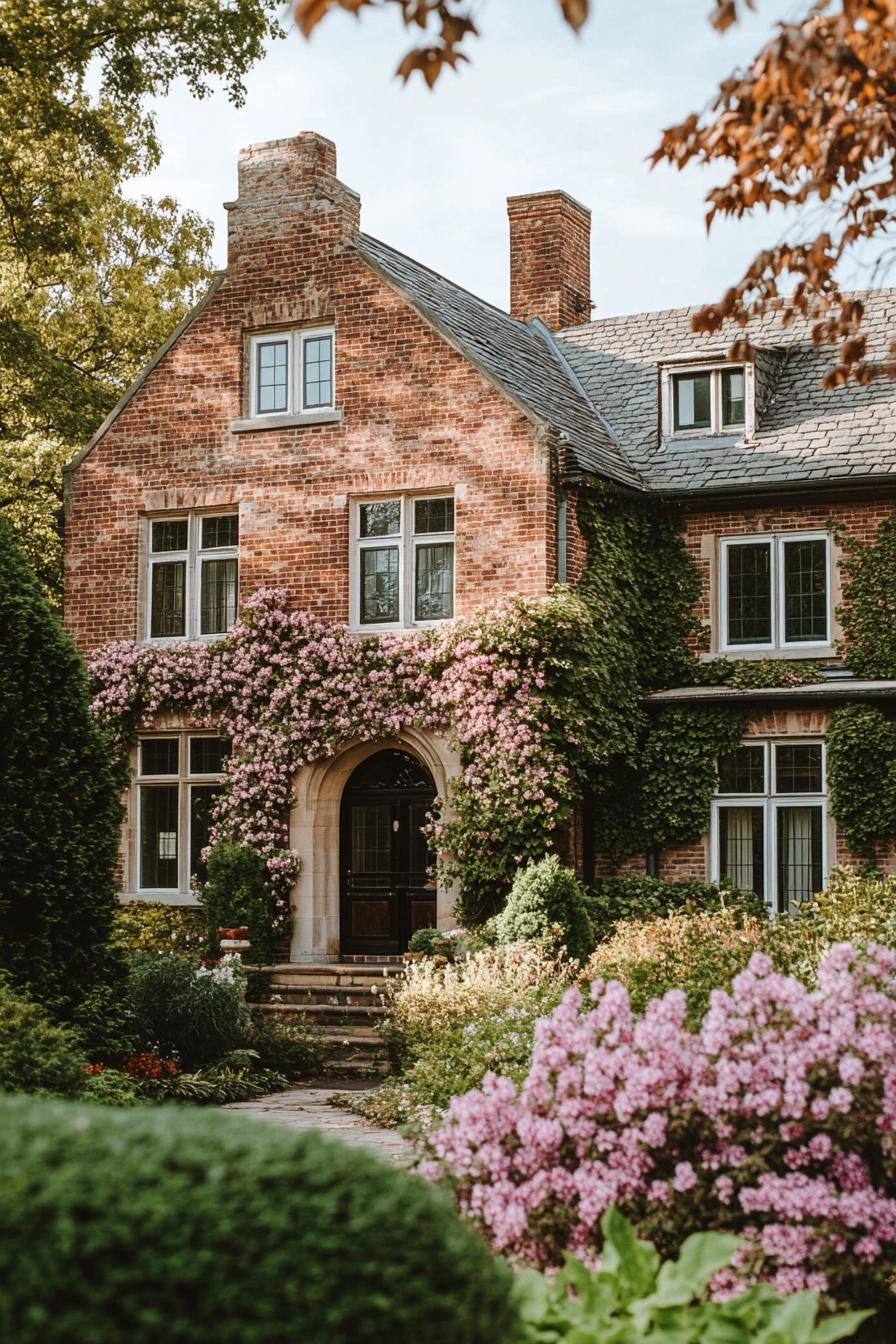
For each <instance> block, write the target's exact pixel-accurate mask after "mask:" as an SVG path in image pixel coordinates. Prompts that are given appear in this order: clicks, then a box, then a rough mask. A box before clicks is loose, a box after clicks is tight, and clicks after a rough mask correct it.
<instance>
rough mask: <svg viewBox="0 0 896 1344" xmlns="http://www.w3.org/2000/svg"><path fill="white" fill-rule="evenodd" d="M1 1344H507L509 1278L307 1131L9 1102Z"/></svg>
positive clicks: (400, 1178) (484, 1254)
mask: <svg viewBox="0 0 896 1344" xmlns="http://www.w3.org/2000/svg"><path fill="white" fill-rule="evenodd" d="M0 1282H2V1283H3V1285H4V1288H3V1291H2V1293H0V1337H2V1338H3V1339H4V1340H5V1341H8V1344H72V1341H74V1340H77V1341H78V1344H122V1341H123V1340H127V1344H159V1341H160V1340H165V1341H166V1344H208V1341H209V1340H214V1341H215V1344H282V1342H283V1341H284V1340H293V1339H296V1340H301V1341H302V1344H420V1341H421V1340H425V1341H426V1344H461V1341H462V1342H463V1344H504V1342H505V1341H508V1342H509V1341H510V1340H513V1339H515V1338H517V1335H516V1333H515V1328H516V1316H515V1312H514V1309H513V1307H512V1306H511V1304H510V1288H511V1275H510V1272H509V1270H508V1269H507V1268H506V1267H505V1266H504V1265H503V1264H502V1263H500V1262H499V1261H496V1260H495V1259H494V1258H493V1257H492V1255H491V1252H490V1251H489V1250H488V1249H487V1247H486V1245H485V1243H484V1242H483V1241H482V1240H481V1238H480V1237H479V1236H478V1234H477V1233H476V1232H474V1231H473V1229H472V1228H470V1227H469V1226H467V1225H466V1224H465V1223H463V1222H461V1220H460V1218H459V1217H458V1216H457V1214H456V1213H455V1211H454V1209H453V1207H452V1205H451V1202H450V1200H449V1197H448V1196H447V1195H446V1194H445V1193H444V1192H442V1191H439V1190H436V1189H434V1188H433V1187H432V1186H430V1185H428V1184H426V1183H425V1182H424V1181H422V1180H420V1179H419V1178H418V1177H415V1176H410V1175H408V1174H407V1173H405V1172H401V1171H396V1170H395V1169H394V1168H392V1167H389V1166H387V1165H385V1164H384V1163H383V1162H381V1161H379V1160H378V1159H377V1158H375V1157H374V1156H373V1155H372V1154H370V1153H365V1152H362V1151H359V1150H357V1149H352V1148H349V1147H347V1146H345V1145H343V1144H340V1143H338V1142H336V1141H335V1140H332V1139H326V1138H323V1137H322V1136H321V1135H319V1134H316V1133H314V1132H307V1131H306V1132H300V1133H295V1132H293V1133H289V1132H286V1131H280V1130H277V1129H276V1128H275V1127H274V1126H267V1125H263V1124H260V1123H259V1122H258V1121H251V1120H243V1119H241V1118H238V1117H236V1116H230V1115H227V1116H225V1115H209V1114H197V1113H195V1112H191V1111H181V1110H180V1109H179V1108H174V1107H171V1108H169V1107H159V1108H153V1109H152V1110H149V1109H148V1110H145V1111H114V1110H106V1109H103V1108H100V1107H88V1106H80V1105H77V1104H74V1103H70V1102H48V1101H33V1100H30V1099H20V1098H8V1099H2V1100H0Z"/></svg>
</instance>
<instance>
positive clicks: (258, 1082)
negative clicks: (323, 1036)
mask: <svg viewBox="0 0 896 1344" xmlns="http://www.w3.org/2000/svg"><path fill="white" fill-rule="evenodd" d="M288 1086H289V1082H288V1080H287V1079H286V1078H285V1077H284V1076H283V1074H282V1073H277V1072H276V1070H274V1069H265V1068H262V1067H259V1057H258V1054H257V1052H256V1051H255V1050H232V1051H231V1052H230V1053H229V1054H228V1055H225V1056H224V1058H223V1059H219V1060H216V1061H215V1063H214V1064H209V1065H207V1066H206V1068H204V1069H197V1070H196V1072H195V1073H179V1074H177V1075H176V1076H175V1077H173V1078H170V1079H168V1080H167V1081H166V1082H165V1085H164V1091H163V1094H162V1095H163V1097H164V1100H165V1101H189V1102H191V1103H192V1104H193V1105H194V1106H226V1105H228V1104H229V1103H230V1102H233V1101H251V1100H252V1098H253V1097H264V1096H267V1095H268V1093H270V1092H282V1091H283V1089H284V1088H285V1087H288Z"/></svg>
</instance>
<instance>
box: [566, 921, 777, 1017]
mask: <svg viewBox="0 0 896 1344" xmlns="http://www.w3.org/2000/svg"><path fill="white" fill-rule="evenodd" d="M768 928H769V925H768V920H767V918H766V919H761V920H760V919H757V918H756V917H755V916H754V915H745V914H743V913H742V912H741V911H739V910H700V911H694V912H691V911H689V910H675V911H672V912H671V913H670V914H668V915H667V916H666V917H665V919H646V920H623V921H622V922H621V923H619V924H617V925H616V928H615V929H614V930H613V933H612V934H611V935H610V937H609V938H608V939H607V940H606V941H605V942H603V943H601V944H600V945H599V946H598V947H597V949H596V950H595V952H594V955H593V956H592V958H591V960H590V961H589V962H588V965H587V967H586V968H585V974H584V976H583V979H584V980H587V981H588V982H589V983H590V981H591V980H594V979H596V978H598V977H600V978H601V979H603V980H621V981H622V983H623V984H624V985H625V987H626V989H627V990H628V994H629V999H630V1001H631V1006H632V1009H633V1010H634V1012H636V1013H641V1012H643V1011H644V1009H645V1008H646V1007H647V1005H648V1003H649V1002H650V1000H651V999H656V998H659V997H660V995H662V994H665V993H666V991H667V990H669V989H681V990H683V991H684V993H685V994H686V996H687V1005H688V1014H687V1020H688V1024H689V1025H691V1026H696V1025H697V1024H698V1023H699V1022H700V1020H701V1018H702V1017H703V1014H704V1013H705V1012H706V1010H707V1009H708V1007H709V999H710V995H711V994H712V991H713V990H714V989H726V988H728V986H729V985H730V983H731V980H732V978H733V977H734V976H735V975H737V973H738V971H742V970H743V969H744V967H745V966H746V964H747V962H748V961H749V960H750V957H751V956H752V955H753V953H754V952H760V951H762V950H764V949H765V947H766V944H767V941H768V939H767V935H768Z"/></svg>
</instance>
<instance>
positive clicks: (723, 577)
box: [719, 532, 831, 653]
mask: <svg viewBox="0 0 896 1344" xmlns="http://www.w3.org/2000/svg"><path fill="white" fill-rule="evenodd" d="M830 552H831V547H830V539H829V537H828V534H827V533H826V532H784V533H780V534H778V535H775V536H769V535H768V534H766V535H765V536H752V537H724V538H723V539H722V542H721V556H720V561H721V563H720V566H719V569H720V583H719V607H720V616H721V640H720V644H721V648H722V650H723V652H726V653H736V652H744V651H750V650H759V649H767V650H774V649H807V648H808V649H811V648H822V647H826V646H828V645H829V644H830V640H831V611H830V607H831V554H830Z"/></svg>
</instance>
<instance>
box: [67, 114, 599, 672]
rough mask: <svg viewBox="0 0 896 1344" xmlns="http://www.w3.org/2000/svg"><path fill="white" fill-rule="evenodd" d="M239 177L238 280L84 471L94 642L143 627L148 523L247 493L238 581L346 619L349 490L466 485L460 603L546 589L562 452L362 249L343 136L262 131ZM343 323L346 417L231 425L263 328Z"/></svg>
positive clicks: (86, 593) (90, 644)
mask: <svg viewBox="0 0 896 1344" xmlns="http://www.w3.org/2000/svg"><path fill="white" fill-rule="evenodd" d="M239 180H240V197H239V200H238V201H237V202H236V203H235V205H234V206H233V207H231V208H230V247H229V263H228V273H227V276H226V278H225V279H224V281H223V283H222V284H221V286H220V288H219V289H218V290H217V291H216V293H215V294H214V295H213V297H212V299H211V301H210V302H209V303H208V304H207V306H206V307H205V308H204V310H203V311H202V312H201V313H200V315H199V316H198V317H197V318H196V319H195V321H194V322H193V324H192V325H191V326H190V328H189V329H188V331H187V332H186V333H185V334H184V335H183V336H182V337H181V339H180V340H179V341H178V342H177V343H176V344H175V345H174V347H173V348H172V349H171V350H170V351H169V353H168V354H166V355H165V356H164V358H163V359H162V360H161V362H160V363H159V364H158V365H157V366H156V368H155V369H154V370H153V371H152V372H151V373H150V375H149V377H148V378H147V379H146V381H145V383H144V384H143V386H142V387H141V388H140V389H139V390H138V391H137V392H136V394H135V395H134V396H133V397H132V398H131V400H130V402H129V403H128V405H127V406H126V408H125V409H124V410H123V411H122V413H121V414H120V415H119V416H118V418H117V420H116V421H115V422H114V424H113V425H112V427H111V428H110V429H109V430H108V431H107V432H106V434H105V436H104V437H103V438H102V439H101V440H100V442H99V443H98V444H97V446H96V447H95V448H94V449H93V450H92V451H91V452H90V453H89V454H88V455H87V456H86V457H85V458H84V460H83V462H82V463H81V465H80V466H79V467H78V469H77V471H76V472H75V473H74V476H73V479H72V480H71V482H70V485H69V491H68V494H69V500H68V517H67V524H66V557H65V566H66V593H65V611H66V621H67V624H68V626H69V629H70V630H71V632H72V634H73V635H74V637H75V639H76V641H77V642H78V644H79V645H80V647H81V648H82V649H83V650H84V651H85V652H90V651H91V650H92V649H94V648H96V647H97V646H99V645H102V644H104V643H106V642H107V641H109V640H113V639H126V638H134V637H135V636H136V635H137V634H138V628H137V612H138V589H139V586H140V583H141V582H142V579H141V564H140V559H139V538H140V527H139V520H140V519H141V517H143V516H145V515H146V514H153V513H159V512H163V511H174V510H187V509H204V508H211V507H214V508H218V507H222V508H223V507H236V508H238V509H239V514H240V588H241V592H242V593H243V594H244V595H248V594H249V593H251V592H253V591H254V590H255V589H257V588H259V587H262V586H270V585H278V586H282V587H284V588H285V589H286V590H287V592H288V594H289V600H290V603H291V604H294V605H295V606H298V607H302V608H305V609H306V610H308V611H310V612H312V613H314V614H315V615H317V616H319V617H321V618H322V619H325V620H330V621H346V620H347V619H348V614H349V563H348V558H349V504H348V500H349V498H350V497H351V496H355V495H359V494H366V493H372V492H375V493H385V492H389V491H399V490H410V491H413V490H438V489H443V488H444V489H445V490H446V491H448V490H451V489H456V490H457V501H456V533H457V543H456V545H457V552H456V612H457V614H458V615H461V616H462V615H465V614H468V613H469V612H470V611H472V610H473V609H474V608H475V607H477V606H480V605H482V604H483V603H485V602H488V601H490V600H492V599H495V598H498V597H501V596H504V595H506V594H509V593H522V594H526V595H531V596H537V595H539V594H541V593H544V592H545V591H546V590H547V588H549V587H550V585H551V584H552V583H553V582H554V578H555V574H556V539H555V504H554V494H553V488H552V485H551V480H550V471H549V462H548V460H547V454H546V452H545V450H544V448H543V446H542V445H541V444H540V442H539V441H538V437H537V435H536V432H535V430H534V429H533V426H532V424H531V422H530V421H529V420H527V419H526V418H525V417H524V416H523V415H522V414H520V413H519V412H518V411H517V410H516V409H515V407H513V406H512V405H511V403H510V402H509V401H508V400H507V399H506V398H505V397H504V396H502V395H501V394H500V393H499V392H498V391H497V390H496V389H495V388H494V387H493V386H492V385H491V384H490V383H489V382H487V381H486V380H485V379H484V378H483V377H482V376H481V375H480V374H479V373H478V372H477V371H476V370H475V369H474V368H473V367H472V366H471V365H470V364H468V363H467V362H466V361H465V360H464V359H463V358H462V357H461V356H460V355H459V354H457V353H456V352H455V351H454V350H453V349H452V348H451V346H449V345H448V344H447V342H446V341H444V340H443V339H442V338H441V337H440V336H438V335H437V334H436V333H435V332H434V331H433V329H432V328H431V327H430V326H429V325H428V324H427V323H426V322H424V320H423V319H422V318H420V317H419V316H418V315H417V314H416V313H415V312H414V311H413V310H412V309H411V308H409V307H408V306H407V304H406V303H405V302H404V301H403V300H402V299H401V298H400V297H399V296H398V295H397V293H395V292H394V291H393V290H392V289H391V288H390V287H389V286H388V285H387V284H386V282H385V281H383V280H382V279H381V278H380V277H379V276H378V275H376V274H374V272H373V271H372V270H371V269H370V268H369V267H368V265H367V264H366V263H365V262H364V260H363V259H362V258H361V257H360V256H359V254H358V253H357V252H356V250H355V249H354V247H353V240H354V238H355V237H356V236H357V231H358V215H359V203H358V198H357V197H356V196H355V195H354V193H353V192H351V191H349V190H348V189H347V188H346V187H344V186H343V185H342V184H341V183H340V182H339V181H338V180H337V179H336V177H335V151H334V149H333V146H332V145H331V144H330V143H329V142H328V141H324V140H322V139H321V137H318V136H300V137H298V138H296V139H293V140H288V141H276V142H273V143H270V144H266V145H260V146H255V147H253V148H251V149H249V150H246V151H244V152H243V153H242V154H241V156H240V172H239ZM329 324H332V325H333V326H334V327H335V330H336V341H335V347H336V405H337V407H338V408H339V409H341V410H342V412H343V419H342V421H341V422H339V423H334V424H317V425H302V426H299V427H291V428H282V429H274V428H260V429H257V430H252V431H251V432H248V433H233V432H231V430H230V424H231V422H232V421H235V420H239V419H240V418H241V417H244V416H245V415H246V414H247V409H248V386H247V381H248V377H247V375H248V361H247V338H248V335H249V334H250V333H252V332H257V331H271V330H277V329H284V330H289V329H293V328H300V327H302V326H305V327H316V326H321V325H329ZM572 512H573V510H570V513H572Z"/></svg>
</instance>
